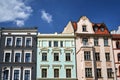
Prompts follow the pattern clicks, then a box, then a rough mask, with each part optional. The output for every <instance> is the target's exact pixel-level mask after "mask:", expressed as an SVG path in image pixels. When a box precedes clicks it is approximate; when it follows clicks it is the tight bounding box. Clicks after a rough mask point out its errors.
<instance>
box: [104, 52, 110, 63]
mask: <svg viewBox="0 0 120 80" xmlns="http://www.w3.org/2000/svg"><path fill="white" fill-rule="evenodd" d="M105 59H106V61H110V53H105Z"/></svg>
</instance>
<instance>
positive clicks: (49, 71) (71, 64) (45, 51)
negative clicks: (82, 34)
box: [37, 33, 77, 80]
mask: <svg viewBox="0 0 120 80" xmlns="http://www.w3.org/2000/svg"><path fill="white" fill-rule="evenodd" d="M37 37H38V38H37V80H77V75H76V53H75V36H74V34H57V33H55V34H40V33H38V36H37Z"/></svg>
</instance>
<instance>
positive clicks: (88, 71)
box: [85, 68, 92, 78]
mask: <svg viewBox="0 0 120 80" xmlns="http://www.w3.org/2000/svg"><path fill="white" fill-rule="evenodd" d="M85 77H86V78H91V77H92V68H85Z"/></svg>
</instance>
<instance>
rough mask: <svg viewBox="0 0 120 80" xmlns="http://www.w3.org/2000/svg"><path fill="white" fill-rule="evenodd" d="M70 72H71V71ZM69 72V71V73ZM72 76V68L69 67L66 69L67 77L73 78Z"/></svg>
mask: <svg viewBox="0 0 120 80" xmlns="http://www.w3.org/2000/svg"><path fill="white" fill-rule="evenodd" d="M67 70H70V71H68V72H67ZM69 72H70V73H69ZM67 73H68V74H67ZM71 77H72V74H71V69H70V68H68V69H66V78H71Z"/></svg>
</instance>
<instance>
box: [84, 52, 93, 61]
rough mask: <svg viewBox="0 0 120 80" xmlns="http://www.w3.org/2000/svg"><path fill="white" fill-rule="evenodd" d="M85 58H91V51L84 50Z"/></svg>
mask: <svg viewBox="0 0 120 80" xmlns="http://www.w3.org/2000/svg"><path fill="white" fill-rule="evenodd" d="M84 60H91V56H90V51H84Z"/></svg>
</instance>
